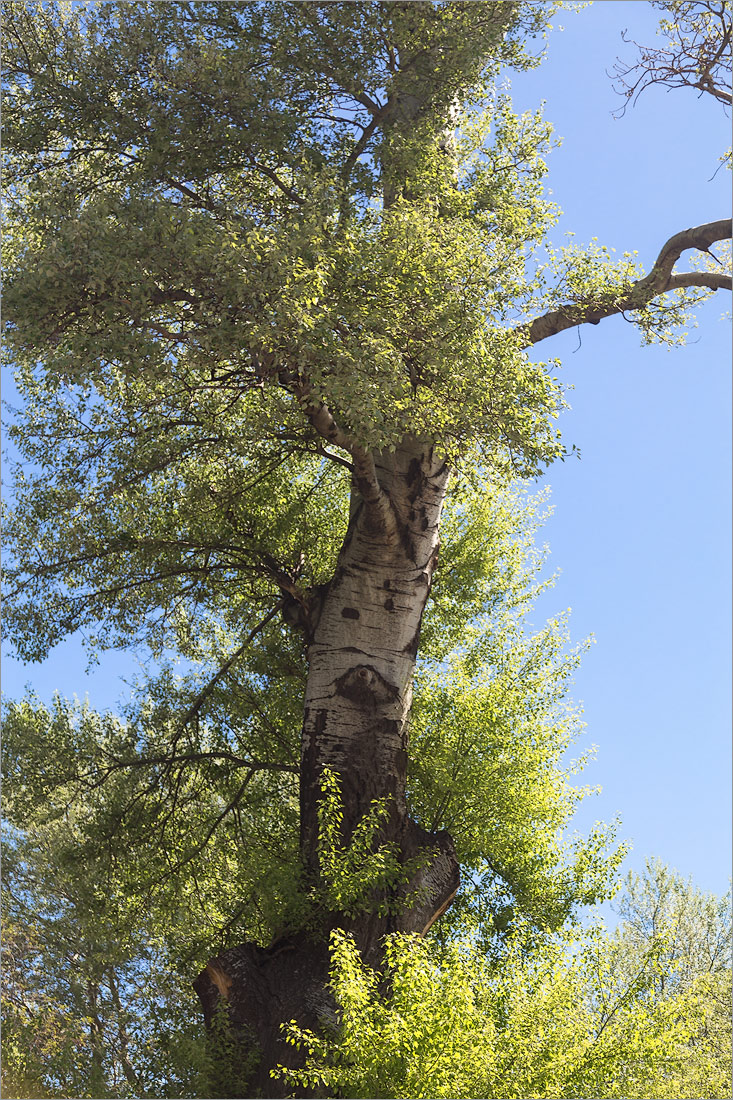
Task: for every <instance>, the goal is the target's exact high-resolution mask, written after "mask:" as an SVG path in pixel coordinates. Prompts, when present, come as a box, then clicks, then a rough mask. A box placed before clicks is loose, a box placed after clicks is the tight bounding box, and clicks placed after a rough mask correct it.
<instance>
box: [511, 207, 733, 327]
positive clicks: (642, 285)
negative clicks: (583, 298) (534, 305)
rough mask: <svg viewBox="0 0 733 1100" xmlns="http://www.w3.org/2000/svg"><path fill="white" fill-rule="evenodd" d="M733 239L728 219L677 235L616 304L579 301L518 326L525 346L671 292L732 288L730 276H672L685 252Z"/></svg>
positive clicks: (643, 304) (706, 247) (686, 230)
mask: <svg viewBox="0 0 733 1100" xmlns="http://www.w3.org/2000/svg"><path fill="white" fill-rule="evenodd" d="M730 237H731V223H730V221H728V220H726V219H723V220H722V221H716V222H707V223H706V224H705V225H698V226H695V227H693V228H690V229H683V230H682V232H681V233H675V235H674V236H673V237H670V238H669V240H668V241H667V242H666V244H665V245H664V246H663V248H662V250H661V251H660V253H659V255H658V256H657V259H656V262H655V264H654V267H653V268H652V269H651V271H650V272H649V274H648V275H645V276H644V278H643V279H637V281H636V282H633V283H630V284H629V286H628V287H627V288H626V289H625V290H624V291H623V292H622V293H621V294H620V295H619V296H618V297H617V298H616V299H615V301H613V302H612V303H609V304H608V305H602V306H596V305H590V306H585V305H583V304H582V303H578V302H568V303H567V304H565V305H562V306H560V307H559V309H553V310H552V311H551V312H549V313H545V314H543V316H542V317H537V318H535V320H534V321H530V322H529V323H528V324H524V325H520V326H519V327H518V329H517V331H518V332H519V333H521V334H522V336H523V337H524V340H523V343H522V346H523V347H530V346H531V345H533V344H538V343H539V342H540V340H546V339H547V337H548V336H555V335H556V334H557V333H558V332H563V331H564V330H565V329H568V328H575V326H576V325H585V324H591V325H597V324H598V323H599V322H600V321H602V320H604V319H605V318H606V317H613V316H614V315H615V314H617V313H626V312H628V311H630V310H631V311H633V310H636V309H643V308H644V306H646V305H648V304H649V302H651V301H652V300H653V299H654V298H656V297H658V296H659V295H660V294H665V293H666V292H667V291H668V290H675V289H677V288H679V287H694V286H699V287H708V288H709V289H711V290H723V289H727V288H730V287H731V285H733V284H732V282H731V277H730V276H729V275H718V274H717V273H714V272H706V271H699V272H697V271H695V272H686V273H684V274H673V273H672V269H673V268H674V265H675V263H676V262H677V260H678V259H679V258H680V256H681V255H682V253H683V252H686V251H687V250H688V249H691V248H694V249H698V250H699V251H700V252H709V251H710V246H711V245H713V244H714V243H715V242H716V241H724V240H729V239H730Z"/></svg>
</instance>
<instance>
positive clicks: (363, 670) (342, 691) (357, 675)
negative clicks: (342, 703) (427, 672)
mask: <svg viewBox="0 0 733 1100" xmlns="http://www.w3.org/2000/svg"><path fill="white" fill-rule="evenodd" d="M335 686H336V694H337V695H341V696H343V698H344V699H348V700H349V702H351V703H355V704H356V705H357V706H371V707H377V706H384V705H385V704H387V703H396V702H397V701H398V700H399V697H400V693H399V690H398V689H397V688H396V687H395V685H394V684H390V683H389V681H388V680H385V679H384V677H383V676H382V675H381V673H379V672H377V670H376V668H374V666H373V665H357V666H356V667H355V668H350V669H349V671H348V672H345V673H344V674H343V676H339V678H338V680H337V681H336V685H335Z"/></svg>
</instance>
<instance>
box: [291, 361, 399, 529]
mask: <svg viewBox="0 0 733 1100" xmlns="http://www.w3.org/2000/svg"><path fill="white" fill-rule="evenodd" d="M294 393H295V394H296V396H297V398H298V401H299V402H300V406H301V408H302V409H303V412H304V413H305V415H306V416H307V417H308V420H309V421H310V423H311V424H312V425H313V427H314V428H315V430H316V431H317V432H318V434H319V435H320V436H322V437H323V438H324V439H325V440H326V441H327V442H328V443H332V444H333V445H334V446H336V447H341V449H342V450H344V451H348V453H349V454H350V455H351V457H352V459H353V471H352V476H353V480H354V484H355V485H356V487H357V489H358V490H359V493H360V495H361V497H362V499H363V501H364V505H365V507H366V510H367V517H368V520H369V522H370V523H371V524H372V525H373V526H374V527H377V528H379V529H381V530H382V531H383V532H384V534H385V535H386V537H387V538H388V539H392V538H396V537H397V534H398V531H397V517H396V516H395V513H394V509H393V507H392V502H391V501H390V499H389V496H388V495H387V494H386V493H385V492H384V490H383V489H382V487H381V485H380V484H379V478H378V477H377V470H376V466H375V464H374V456H373V455H372V454H371V452H370V451H367V450H365V449H364V448H363V447H361V446H360V445H359V444H358V443H357V442H356V440H354V439H352V438H351V436H349V435H348V433H347V432H345V431H344V430H343V428H341V427H340V426H339V425H338V424H337V423H336V421H335V420H334V417H333V414H332V412H331V410H330V409H329V407H328V405H326V404H325V402H323V401H318V400H317V399H316V398H314V397H313V396H312V393H311V389H310V385H309V384H308V383H307V382H305V381H301V382H299V383H298V384H297V385H296V386H295V387H294Z"/></svg>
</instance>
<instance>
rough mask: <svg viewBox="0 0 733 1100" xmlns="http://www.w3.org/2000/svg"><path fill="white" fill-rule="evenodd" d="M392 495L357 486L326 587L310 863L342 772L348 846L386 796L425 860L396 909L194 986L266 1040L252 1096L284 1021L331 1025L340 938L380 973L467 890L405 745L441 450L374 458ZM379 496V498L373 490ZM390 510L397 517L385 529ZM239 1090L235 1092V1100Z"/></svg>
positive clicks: (306, 746)
mask: <svg viewBox="0 0 733 1100" xmlns="http://www.w3.org/2000/svg"><path fill="white" fill-rule="evenodd" d="M375 471H376V475H377V481H378V487H379V492H381V494H382V495H383V499H382V500H380V501H378V502H375V500H374V499H372V500H371V501H369V500H365V499H364V497H363V496H362V494H361V493H360V492H359V490H358V488H357V487H356V486H355V487H354V490H353V495H352V506H351V522H350V524H349V529H348V533H347V536H346V539H345V541H344V544H343V546H342V548H341V552H340V555H339V560H338V565H337V568H336V571H335V573H334V576H333V578H332V580H331V582H330V583H329V585H328V586H327V589H326V590H325V592H324V591H322V592H321V593H320V594H319V601H318V606H317V607H315V608H314V609H313V616H312V623H311V632H310V636H309V639H308V650H307V656H308V666H309V673H308V680H307V685H306V693H305V707H304V718H303V732H302V754H301V777H300V778H301V795H300V812H301V837H300V843H301V858H302V861H303V865H304V868H305V869H306V873H307V874H308V875H309V876H311V877H312V878H313V879H314V880H317V877H318V806H319V801H320V796H321V787H320V780H321V776H322V773H323V769H324V768H329V769H331V770H332V771H333V772H334V773H336V774H338V776H339V777H340V781H341V789H342V797H343V803H344V820H343V829H344V835H343V839H344V842H346V843H348V839H349V837H350V836H351V834H352V833H353V830H354V828H355V827H356V825H357V823H358V822H359V821H360V819H361V818H362V817H363V816H364V814H365V813H367V811H368V810H369V809H370V807H371V805H372V803H373V801H374V800H376V799H385V800H386V804H387V806H388V814H387V816H386V817H385V819H384V821H383V824H382V827H381V830H380V835H379V838H378V841H377V842H378V843H385V842H391V843H392V844H394V845H395V846H396V847H397V849H398V850H399V853H400V858H401V860H402V861H403V862H406V861H407V860H410V859H411V858H413V857H415V856H416V855H418V854H421V858H420V860H419V869H418V870H417V871H416V872H415V873H414V874H413V877H412V879H411V881H410V882H409V883H407V884H402V886H400V887H395V889H394V896H393V897H392V899H391V901H392V905H391V906H390V911H389V913H388V915H385V914H383V913H382V912H378V911H377V909H376V907H372V908H371V909H367V910H366V911H364V912H363V913H359V914H358V915H357V916H356V917H346V916H345V914H342V913H329V914H327V915H326V916H325V917H324V919H323V920H322V922H321V923H320V925H319V927H318V929H317V931H314V930H313V929H311V930H309V931H303V932H300V933H297V934H295V935H291V936H288V937H286V938H285V939H281V940H279V941H278V942H277V943H275V944H273V945H272V946H271V947H270V948H268V949H263V948H260V947H257V946H255V945H252V944H245V945H242V946H241V947H237V948H234V949H232V950H230V951H227V952H225V953H224V954H222V955H220V956H218V957H217V958H216V959H212V960H211V961H210V962H209V964H208V965H207V967H206V969H205V970H204V971H203V973H202V974H201V975H200V976H199V978H198V979H197V981H196V983H195V988H196V990H197V992H198V994H199V996H200V998H201V1001H202V1004H203V1007H204V1014H205V1017H206V1022H207V1024H208V1025H209V1026H211V1025H212V1024H213V1022H214V1020H215V1018H216V1015H217V1010H220V1009H225V1012H226V1017H227V1019H228V1021H229V1025H230V1027H231V1029H232V1032H233V1033H234V1034H239V1035H241V1036H242V1037H243V1040H244V1041H245V1042H247V1041H249V1042H252V1041H254V1043H255V1044H256V1046H257V1047H258V1048H259V1052H260V1060H259V1065H258V1066H257V1068H256V1069H255V1071H254V1073H253V1074H252V1075H251V1077H250V1079H249V1089H250V1090H251V1091H249V1092H247V1095H252V1094H253V1092H254V1091H256V1090H257V1091H259V1092H260V1094H261V1095H264V1096H271V1097H277V1096H283V1095H285V1092H286V1090H285V1089H284V1088H283V1085H282V1083H281V1082H278V1081H273V1080H272V1079H271V1078H270V1076H269V1074H270V1069H271V1068H272V1067H273V1066H274V1065H276V1064H277V1063H283V1064H286V1065H294V1064H295V1062H296V1059H297V1058H298V1057H299V1055H298V1054H297V1052H296V1051H294V1050H293V1048H291V1047H288V1046H286V1044H285V1043H284V1042H283V1041H282V1038H281V1035H280V1025H281V1024H282V1023H283V1022H285V1021H288V1020H292V1019H295V1020H297V1022H298V1023H299V1024H300V1025H301V1026H302V1027H308V1028H315V1029H318V1028H319V1027H321V1026H322V1025H323V1023H324V1022H328V1021H333V1019H334V1004H333V1001H332V998H331V995H330V992H329V989H328V966H329V954H328V934H329V932H330V930H331V929H333V928H336V927H339V928H344V929H346V930H348V931H349V932H351V933H352V935H353V936H354V938H355V940H356V943H357V945H358V947H359V949H360V951H361V952H362V955H363V957H364V959H365V961H367V962H368V963H369V964H370V965H372V966H376V967H378V966H379V965H380V963H381V959H382V945H383V938H384V936H385V935H386V934H388V933H389V932H393V931H405V932H418V933H420V934H423V933H425V932H426V931H427V929H428V928H429V927H430V925H431V924H432V923H433V921H434V920H435V919H436V918H437V917H438V916H439V915H440V914H441V913H442V912H444V910H445V909H446V908H447V907H448V905H449V904H450V902H451V900H452V899H453V897H454V895H455V893H456V890H457V888H458V884H459V874H458V862H457V860H456V856H455V852H454V849H453V843H452V840H451V838H450V836H449V835H448V834H447V833H436V834H431V833H428V832H427V831H426V830H424V829H422V828H421V827H420V826H419V825H417V824H416V823H415V822H414V821H412V820H411V819H410V817H409V815H408V812H407V804H406V798H405V785H406V776H407V740H408V725H409V717H410V704H411V699H412V679H413V673H414V669H415V660H416V656H417V650H418V640H419V636H420V625H421V621H422V615H423V611H424V608H425V604H426V602H427V598H428V594H429V591H430V585H431V582H432V577H433V571H434V569H435V564H436V561H437V556H438V547H439V533H438V532H439V523H440V515H441V511H442V507H443V502H444V499H445V493H446V487H447V482H448V476H449V475H448V468H447V466H446V464H445V463H444V462H443V461H442V460H441V459H440V458H438V457H437V456H436V455H435V454H434V451H433V448H432V447H430V446H428V445H426V444H425V443H424V442H421V441H420V440H416V439H409V440H406V441H405V442H404V443H403V446H402V447H401V448H400V449H399V450H398V451H397V452H396V453H394V454H383V455H379V456H376V457H375ZM371 495H372V497H373V494H371ZM385 504H386V505H387V506H388V507H389V509H390V510H391V513H392V515H393V516H394V520H395V522H394V523H391V522H390V523H387V524H385V523H384V507H385ZM230 1095H231V1093H230Z"/></svg>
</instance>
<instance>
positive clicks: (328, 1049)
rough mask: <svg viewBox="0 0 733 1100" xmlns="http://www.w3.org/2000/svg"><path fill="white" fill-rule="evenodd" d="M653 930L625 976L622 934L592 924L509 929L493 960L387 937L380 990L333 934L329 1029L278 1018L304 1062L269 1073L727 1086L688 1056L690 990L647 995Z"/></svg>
mask: <svg viewBox="0 0 733 1100" xmlns="http://www.w3.org/2000/svg"><path fill="white" fill-rule="evenodd" d="M666 936H667V932H666V930H662V931H661V932H658V933H657V934H656V936H655V937H653V938H652V939H651V940H650V941H649V942H648V943H647V944H646V947H645V950H644V952H643V954H641V955H639V956H637V960H636V961H637V963H638V966H637V967H635V968H634V970H633V972H631V973H629V972H627V971H626V970H625V968H624V967H623V965H621V966H620V965H619V964H620V962H621V956H620V953H619V952H618V950H617V948H618V945H619V942H623V932H622V933H620V936H619V939H617V940H614V939H613V938H609V937H608V936H607V935H605V934H604V933H603V931H602V929H600V928H598V927H597V928H594V929H591V930H590V931H589V932H587V933H586V934H585V935H584V936H583V937H582V938H578V937H575V938H573V937H570V936H568V935H567V934H565V935H562V936H559V937H555V938H547V939H545V940H544V941H543V942H542V943H541V944H540V945H538V944H536V943H535V942H531V941H529V940H527V939H526V937H525V935H524V934H523V931H522V930H521V929H518V930H517V931H516V932H515V934H514V936H513V937H512V939H511V940H510V942H509V944H508V945H507V949H506V952H505V954H504V955H503V957H502V959H501V962H500V963H498V964H497V963H492V962H491V961H489V960H487V957H486V956H485V955H484V954H483V952H481V951H480V950H479V949H477V947H476V945H475V943H474V942H473V941H472V940H471V939H470V938H466V937H465V936H464V937H463V938H461V939H458V940H456V941H454V942H453V943H451V944H450V945H449V946H447V947H443V948H440V947H438V945H437V944H436V943H435V941H433V942H432V943H430V942H426V941H423V940H420V939H419V938H417V937H400V936H393V937H392V938H391V940H390V942H389V945H388V949H387V959H388V974H389V993H388V995H387V996H386V997H384V996H383V995H382V993H381V986H380V976H379V975H377V974H376V973H374V972H373V971H371V970H370V969H369V968H368V967H366V966H365V965H364V964H363V962H362V961H361V959H360V958H359V954H358V951H357V950H356V948H355V947H354V944H353V941H352V940H350V938H349V937H348V936H346V935H344V934H343V933H341V932H334V933H333V934H332V971H331V983H332V988H333V992H334V996H335V998H336V1002H337V1005H338V1021H339V1024H338V1028H337V1029H336V1030H332V1031H331V1032H330V1033H327V1034H325V1035H322V1036H317V1035H315V1034H313V1033H311V1032H307V1031H303V1030H302V1029H301V1028H299V1027H298V1026H297V1024H296V1023H295V1021H293V1022H291V1023H290V1024H288V1025H286V1032H287V1036H288V1041H289V1042H290V1043H292V1044H293V1045H295V1046H298V1047H299V1048H300V1049H302V1050H304V1051H305V1052H306V1053H307V1060H306V1065H305V1067H304V1068H303V1069H302V1070H286V1069H284V1068H283V1067H280V1068H279V1071H277V1072H278V1073H279V1074H280V1075H282V1076H285V1077H286V1078H287V1079H288V1080H289V1081H290V1082H292V1083H293V1084H296V1083H297V1084H302V1085H306V1086H308V1087H311V1088H315V1089H316V1091H317V1094H318V1093H320V1094H322V1095H329V1096H334V1095H339V1096H346V1097H348V1096H351V1097H369V1096H391V1097H396V1098H399V1097H404V1098H414V1097H451V1096H462V1097H477V1098H478V1097H484V1098H486V1097H503V1098H506V1097H509V1098H511V1097H515V1098H517V1100H520V1098H525V1100H526V1098H527V1097H537V1098H540V1097H548V1098H555V1100H560V1098H565V1097H567V1098H572V1097H598V1096H604V1097H619V1098H622V1097H623V1098H627V1100H628V1098H635V1097H636V1098H640V1100H641V1098H645V1100H649V1098H654V1097H660V1098H663V1097H668V1098H676V1100H681V1098H684V1097H698V1096H703V1095H707V1096H711V1097H725V1096H729V1095H730V1093H729V1091H728V1090H727V1078H726V1075H725V1074H721V1073H720V1065H715V1064H714V1063H712V1062H710V1061H709V1060H708V1059H706V1058H705V1057H698V1056H697V1051H696V1046H695V1042H696V1038H695V1037H696V1036H697V1035H699V1033H700V1031H701V1030H704V1029H705V1026H706V1021H705V1009H704V1007H703V1003H702V996H701V991H700V990H686V991H682V990H678V991H676V992H675V993H672V994H667V995H666V996H664V997H662V996H658V995H655V992H654V989H655V984H656V983H657V982H658V981H659V979H660V976H661V975H662V974H663V973H665V972H667V973H668V970H667V965H666V961H665V960H664V959H663V952H664V945H665V942H666ZM691 1044H692V1045H691ZM728 1048H729V1049H730V1043H729V1042H728ZM706 1053H707V1051H706ZM323 1090H325V1091H323ZM701 1090H702V1091H701ZM704 1090H707V1091H704Z"/></svg>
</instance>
